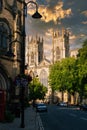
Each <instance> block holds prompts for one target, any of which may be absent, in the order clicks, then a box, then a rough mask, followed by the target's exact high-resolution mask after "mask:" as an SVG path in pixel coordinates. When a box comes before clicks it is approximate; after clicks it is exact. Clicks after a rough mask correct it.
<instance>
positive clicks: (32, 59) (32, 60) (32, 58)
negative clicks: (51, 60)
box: [31, 52, 34, 64]
mask: <svg viewBox="0 0 87 130" xmlns="http://www.w3.org/2000/svg"><path fill="white" fill-rule="evenodd" d="M31 64H34V53H33V52H32V53H31Z"/></svg>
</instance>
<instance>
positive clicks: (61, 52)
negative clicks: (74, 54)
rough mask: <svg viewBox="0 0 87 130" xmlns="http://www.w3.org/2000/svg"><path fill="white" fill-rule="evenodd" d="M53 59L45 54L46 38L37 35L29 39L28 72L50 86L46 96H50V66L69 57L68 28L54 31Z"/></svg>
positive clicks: (27, 51) (27, 49) (27, 47)
mask: <svg viewBox="0 0 87 130" xmlns="http://www.w3.org/2000/svg"><path fill="white" fill-rule="evenodd" d="M51 57H52V59H49V60H48V59H47V58H46V57H45V54H44V39H43V38H42V37H39V36H36V37H32V38H29V37H28V40H27V46H26V64H27V71H28V73H29V74H30V73H32V76H37V77H38V78H39V80H40V82H41V83H42V84H43V85H44V86H46V87H47V88H48V93H47V95H46V98H50V95H51V88H50V86H49V82H48V80H49V79H48V77H49V66H50V65H52V64H54V63H55V62H56V61H58V60H61V59H62V58H65V57H69V32H68V31H67V30H64V29H63V30H62V31H60V32H59V31H53V34H52V52H51Z"/></svg>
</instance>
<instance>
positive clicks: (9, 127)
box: [0, 106, 44, 130]
mask: <svg viewBox="0 0 87 130" xmlns="http://www.w3.org/2000/svg"><path fill="white" fill-rule="evenodd" d="M24 122H25V128H20V124H21V118H15V120H14V121H13V122H12V123H0V130H21V129H23V130H44V129H43V126H42V122H41V119H40V116H39V113H36V112H35V110H34V109H33V107H32V106H31V107H28V108H26V109H25V116H24Z"/></svg>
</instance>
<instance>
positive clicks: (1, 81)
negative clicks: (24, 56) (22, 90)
mask: <svg viewBox="0 0 87 130" xmlns="http://www.w3.org/2000/svg"><path fill="white" fill-rule="evenodd" d="M22 8H23V1H22V0H0V90H1V91H4V92H5V96H6V101H9V100H10V99H11V97H12V96H13V95H14V92H13V91H14V83H13V82H14V79H15V77H16V75H18V74H20V71H21V70H20V66H21V45H22V28H23V22H22V21H23V20H22V18H23V11H22Z"/></svg>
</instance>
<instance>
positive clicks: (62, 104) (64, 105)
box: [57, 102, 68, 107]
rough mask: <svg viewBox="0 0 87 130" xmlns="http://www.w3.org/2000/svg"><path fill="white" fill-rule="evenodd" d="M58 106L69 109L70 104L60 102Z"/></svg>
mask: <svg viewBox="0 0 87 130" xmlns="http://www.w3.org/2000/svg"><path fill="white" fill-rule="evenodd" d="M57 106H63V107H67V106H68V103H67V102H60V103H58V104H57Z"/></svg>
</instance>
